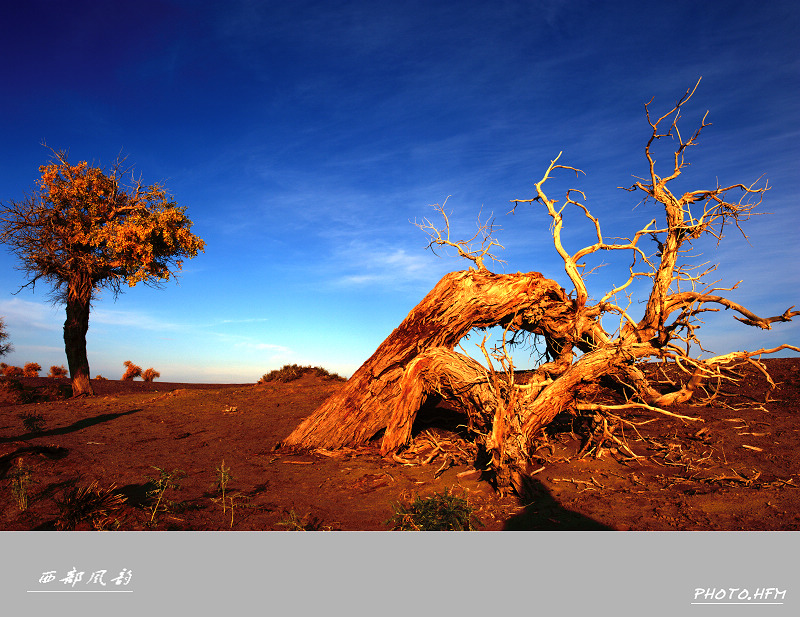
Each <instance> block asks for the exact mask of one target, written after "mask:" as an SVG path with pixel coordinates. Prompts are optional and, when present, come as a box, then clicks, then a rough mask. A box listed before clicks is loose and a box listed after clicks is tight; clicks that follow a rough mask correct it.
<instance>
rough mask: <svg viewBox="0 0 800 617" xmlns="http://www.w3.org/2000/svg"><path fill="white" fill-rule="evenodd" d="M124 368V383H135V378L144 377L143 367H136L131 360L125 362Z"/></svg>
mask: <svg viewBox="0 0 800 617" xmlns="http://www.w3.org/2000/svg"><path fill="white" fill-rule="evenodd" d="M122 366H124V367H125V374H124V375H123V376H122V381H133V379H134V378H135V377H141V376H142V367H141V366H136V365H135V364H134V363H133V362H131V361H130V360H125V362H123V363H122Z"/></svg>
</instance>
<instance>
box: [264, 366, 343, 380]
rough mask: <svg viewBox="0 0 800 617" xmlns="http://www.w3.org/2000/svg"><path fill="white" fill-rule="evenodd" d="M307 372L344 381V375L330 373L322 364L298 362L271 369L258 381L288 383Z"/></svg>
mask: <svg viewBox="0 0 800 617" xmlns="http://www.w3.org/2000/svg"><path fill="white" fill-rule="evenodd" d="M306 373H312V374H313V375H314V376H316V377H322V378H326V379H336V380H339V381H344V378H343V377H340V376H339V375H337V374H336V373H330V372H328V371H327V370H325V369H324V368H322V367H321V366H300V365H298V364H284V365H283V366H282V367H281V368H280V369H276V370H274V371H270V372H269V373H267V374H266V375H264V376H263V377H262V378H261V379H260V380H259V381H258V383H260V384H262V383H267V382H269V381H281V382H284V383H286V382H288V381H294V380H295V379H300V378H301V377H302V376H303V375H305V374H306Z"/></svg>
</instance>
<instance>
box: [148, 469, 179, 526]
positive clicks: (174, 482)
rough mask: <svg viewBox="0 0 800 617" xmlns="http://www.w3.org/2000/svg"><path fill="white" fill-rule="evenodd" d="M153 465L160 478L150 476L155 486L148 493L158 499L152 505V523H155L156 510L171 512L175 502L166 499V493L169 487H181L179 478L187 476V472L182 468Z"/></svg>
mask: <svg viewBox="0 0 800 617" xmlns="http://www.w3.org/2000/svg"><path fill="white" fill-rule="evenodd" d="M151 467H152V468H153V469H155V470H156V471H158V473H159V477H158V478H148V480H149V481H150V484H151V486H152V487H153V488H151V489H150V490H148V491H147V493H146V494H147V496H148V497H150V498H151V499H155V500H156V502H155V504H153V506H152V507H151V512H152V514H151V516H150V524H153V522H154V521H155V518H156V512H158V510H159V508H161V509H162V510H163V511H164V512H169V509H170V507H172V506H174V505H175V503H174V502H172V501H169V500H167V499H164V493H166V492H167V491H168V490H169V489H175V490H178V489H180V487H181V485H180V484H179V483H178V480H179V479H180V478H185V477H186V472H185V471H183V470H181V469H173V470H172V471H167V470H166V469H162V468H161V467H156V466H155V465H151ZM162 502H163V503H162Z"/></svg>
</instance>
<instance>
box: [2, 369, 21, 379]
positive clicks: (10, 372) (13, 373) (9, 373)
mask: <svg viewBox="0 0 800 617" xmlns="http://www.w3.org/2000/svg"><path fill="white" fill-rule="evenodd" d="M23 375H24V371H23V370H22V369H21V368H20V367H18V366H7V367H6V370H5V376H6V377H10V378H12V379H19V378H20V377H22V376H23Z"/></svg>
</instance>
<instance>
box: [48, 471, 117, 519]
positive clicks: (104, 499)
mask: <svg viewBox="0 0 800 617" xmlns="http://www.w3.org/2000/svg"><path fill="white" fill-rule="evenodd" d="M55 502H56V505H57V506H58V510H59V515H58V519H57V520H56V529H59V530H62V531H65V530H75V529H77V528H78V526H80V525H82V524H87V525H88V526H89V527H90V529H93V530H96V531H106V530H113V529H118V528H119V527H120V525H121V523H122V521H121V520H120V513H121V510H122V509H123V508H124V506H125V503H126V499H125V496H124V495H120V494H119V493H117V492H116V486H115V485H114V484H112V485H111V486H109V487H108V488H100V486H99V485H98V482H97V480H95V481H94V482H92V483H91V484H90V485H89V486H87V487H84V488H79V487H77V486H73V487H72V488H70V489H68V490H67V491H65V492H64V494H63V495H62V497H61V498H60V499H56V500H55Z"/></svg>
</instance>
